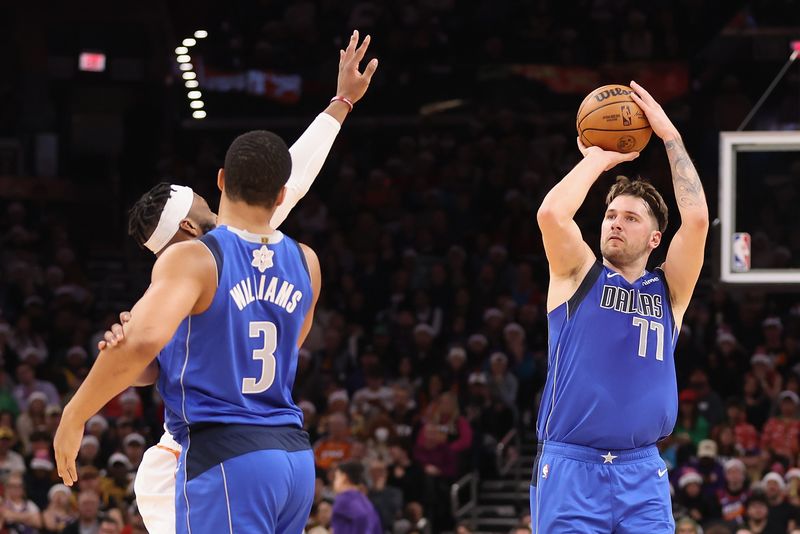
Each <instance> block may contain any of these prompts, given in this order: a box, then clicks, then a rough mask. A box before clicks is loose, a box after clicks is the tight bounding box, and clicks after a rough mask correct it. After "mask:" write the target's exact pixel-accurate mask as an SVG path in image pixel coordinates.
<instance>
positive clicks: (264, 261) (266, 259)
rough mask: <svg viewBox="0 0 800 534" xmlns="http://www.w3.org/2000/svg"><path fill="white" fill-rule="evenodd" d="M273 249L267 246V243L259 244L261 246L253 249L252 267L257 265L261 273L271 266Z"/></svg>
mask: <svg viewBox="0 0 800 534" xmlns="http://www.w3.org/2000/svg"><path fill="white" fill-rule="evenodd" d="M273 254H275V253H274V252H273V251H271V250H270V249H268V248H267V245H261V248H260V249H258V250H254V251H253V263H251V264H250V265H252V266H253V267H257V268H258V270H259V271H261V272H262V273H263V272H264V271H266V270H267V269H269V268H270V267H272V255H273Z"/></svg>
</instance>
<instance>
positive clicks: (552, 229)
mask: <svg viewBox="0 0 800 534" xmlns="http://www.w3.org/2000/svg"><path fill="white" fill-rule="evenodd" d="M578 147H579V148H580V150H581V152H582V153H583V155H584V158H583V159H582V160H581V161H580V162H579V163H578V164H577V165H576V166H575V167H574V168H573V169H572V170H571V171H570V172H569V174H567V175H566V176H565V177H564V178H563V179H562V180H561V181H560V182H558V183H557V184H556V185H555V187H553V189H551V190H550V192H549V193H547V196H545V197H544V200H543V201H542V205H541V206H540V207H539V211H538V212H537V213H536V219H537V221H538V222H539V228H540V229H541V231H542V239H543V241H544V250H545V253H546V254H547V261H548V263H549V264H550V276H551V278H556V279H567V278H576V277H578V276H579V275H580V274H581V271H582V270H583V269H584V268H585V267H586V266H587V265H589V264H590V263H591V262H592V261H594V259H595V256H594V253H593V252H592V249H591V248H590V247H589V245H587V244H586V242H585V241H584V240H583V237H582V235H581V231H580V228H578V225H577V224H575V221H574V217H575V213H576V212H577V211H578V209H579V208H580V207H581V204H583V201H584V200H585V199H586V194H587V193H588V192H589V189H590V188H591V187H592V184H594V182H595V181H596V180H597V178H598V177H599V176H600V174H602V173H603V171H606V170H609V169H611V168H613V167H615V166H616V165H618V164H620V163H622V162H623V161H631V160H633V159H635V158H636V157H638V155H639V153H638V152H629V153H627V154H621V153H619V152H610V151H607V150H603V149H601V148H598V147H589V148H586V147H584V146H583V145H582V144H581V142H580V140H579V141H578Z"/></svg>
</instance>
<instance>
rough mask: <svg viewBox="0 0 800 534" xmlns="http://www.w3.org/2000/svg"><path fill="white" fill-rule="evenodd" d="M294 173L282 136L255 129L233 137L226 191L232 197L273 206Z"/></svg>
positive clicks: (228, 161)
mask: <svg viewBox="0 0 800 534" xmlns="http://www.w3.org/2000/svg"><path fill="white" fill-rule="evenodd" d="M291 172H292V158H291V156H290V155H289V149H288V148H287V147H286V143H284V142H283V139H281V138H280V137H278V136H277V135H275V134H274V133H272V132H267V131H265V130H253V131H252V132H247V133H245V134H242V135H240V136H239V137H237V138H236V139H234V140H233V143H231V146H230V147H229V148H228V152H227V153H226V154H225V194H226V195H227V196H228V198H230V199H231V200H238V201H242V202H246V203H247V204H251V205H256V206H263V207H267V208H271V207H273V206H274V205H275V201H276V200H277V199H278V194H279V193H280V191H281V188H282V187H283V186H284V185H285V184H286V181H287V180H288V179H289V174H291Z"/></svg>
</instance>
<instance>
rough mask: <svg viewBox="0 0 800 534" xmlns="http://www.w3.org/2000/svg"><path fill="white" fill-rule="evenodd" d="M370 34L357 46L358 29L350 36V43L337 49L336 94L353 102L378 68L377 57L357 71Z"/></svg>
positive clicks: (365, 87) (365, 51) (365, 88)
mask: <svg viewBox="0 0 800 534" xmlns="http://www.w3.org/2000/svg"><path fill="white" fill-rule="evenodd" d="M369 42H370V36H369V35H367V36H366V37H364V40H363V41H362V42H361V46H358V47H357V45H358V30H354V31H353V34H352V35H351V36H350V43H349V44H348V45H347V48H346V49H345V50H339V79H338V81H337V83H336V94H337V95H338V96H343V97H345V98H347V99H348V100H350V102H352V103H353V104H355V103H356V102H358V101H359V100H361V97H363V96H364V93H366V92H367V87H369V82H370V81H371V80H372V75H373V74H375V70H376V69H377V68H378V59H377V58H375V59H373V60H372V61H370V62H369V63H367V66H366V68H364V72H363V73H362V72H359V70H358V69H359V64H360V63H361V60H362V59H364V55H365V54H366V53H367V48H369Z"/></svg>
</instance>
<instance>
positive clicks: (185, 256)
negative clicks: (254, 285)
mask: <svg viewBox="0 0 800 534" xmlns="http://www.w3.org/2000/svg"><path fill="white" fill-rule="evenodd" d="M215 290H216V267H215V264H214V260H213V258H212V256H211V255H210V254H209V253H208V250H207V249H206V248H205V246H204V245H203V244H202V243H199V242H194V241H188V242H185V243H179V244H175V245H172V246H171V247H169V249H167V250H166V251H165V252H164V253H163V254H162V255H161V256H160V257H159V258H158V260H157V261H156V263H155V265H154V266H153V274H152V282H151V284H150V287H149V288H148V289H147V292H145V294H144V295H143V296H142V298H141V299H139V302H137V303H136V305H135V306H134V307H133V310H131V319H130V321H129V322H128V323H127V324H126V325H125V342H124V343H122V344H119V345H117V346H115V347H108V348H106V349H104V350H103V351H101V352H100V354H99V355H98V357H97V361H96V362H95V364H94V365H93V366H92V369H91V371H90V372H89V375H88V376H87V377H86V379H85V380H84V382H83V384H81V387H80V388H79V389H78V391H77V393H75V396H74V397H73V398H72V400H71V401H70V402H69V404H67V406H66V407H65V408H64V413H63V415H62V417H61V423H60V424H59V427H58V431H57V432H56V435H55V439H54V443H53V444H54V447H55V457H56V463H57V464H58V474H59V476H60V477H61V478H62V479H63V480H64V483H65V484H67V485H68V486H71V485H72V484H73V483H74V482H75V481H76V480H77V471H76V469H75V458H76V456H77V454H78V449H79V447H80V441H81V438H82V436H83V426H84V424H85V423H86V421H87V420H88V419H89V417H91V416H92V415H94V414H95V413H97V412H98V411H99V410H100V409H101V408H102V407H103V406H104V405H105V404H106V403H107V402H108V401H110V400H111V399H112V398H113V397H114V396H116V395H117V394H119V393H120V392H121V391H122V390H124V389H125V388H127V387H129V386H130V385H131V384H133V383H134V381H135V380H136V379H137V377H139V375H140V374H141V373H142V371H144V370H145V368H146V367H147V366H148V364H149V363H150V362H152V361H153V359H154V358H155V357H156V355H157V354H158V351H160V350H161V349H162V348H163V347H164V345H166V344H167V342H168V341H169V340H170V339H171V338H172V336H173V335H174V334H175V331H176V330H177V328H178V326H179V325H180V323H181V321H183V320H184V319H185V318H186V317H187V316H189V315H190V314H192V313H197V312H201V311H203V309H204V307H206V306H208V304H209V303H210V302H211V299H212V298H213V294H214V291H215Z"/></svg>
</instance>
